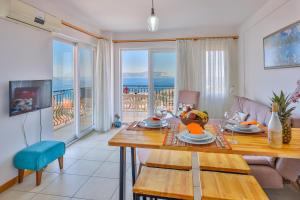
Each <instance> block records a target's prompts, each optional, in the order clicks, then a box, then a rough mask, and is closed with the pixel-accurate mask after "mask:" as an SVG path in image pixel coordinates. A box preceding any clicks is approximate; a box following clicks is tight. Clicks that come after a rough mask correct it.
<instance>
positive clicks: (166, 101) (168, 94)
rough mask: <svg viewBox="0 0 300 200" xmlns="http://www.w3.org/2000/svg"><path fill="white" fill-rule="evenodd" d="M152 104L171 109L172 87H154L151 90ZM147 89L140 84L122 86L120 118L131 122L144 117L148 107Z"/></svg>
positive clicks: (172, 104) (172, 101) (172, 102)
mask: <svg viewBox="0 0 300 200" xmlns="http://www.w3.org/2000/svg"><path fill="white" fill-rule="evenodd" d="M151 99H152V101H154V106H155V107H157V106H164V107H165V108H166V109H168V110H173V106H174V87H155V89H154V91H153V98H151ZM149 101H151V100H150V98H149V89H148V87H141V86H130V87H126V86H124V89H123V94H122V112H123V114H122V120H123V122H132V121H136V120H142V119H145V118H146V117H147V115H148V109H149Z"/></svg>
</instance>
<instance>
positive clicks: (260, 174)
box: [250, 165, 283, 189]
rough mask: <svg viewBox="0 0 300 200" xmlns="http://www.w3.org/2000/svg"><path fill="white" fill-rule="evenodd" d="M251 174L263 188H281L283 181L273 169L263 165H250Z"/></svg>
mask: <svg viewBox="0 0 300 200" xmlns="http://www.w3.org/2000/svg"><path fill="white" fill-rule="evenodd" d="M250 169H251V172H250V174H251V175H253V176H254V177H255V178H256V179H257V181H258V182H259V184H260V185H261V186H262V187H263V188H274V189H279V188H283V179H282V177H281V176H280V174H279V173H278V171H276V170H275V169H274V168H272V167H269V166H265V165H250Z"/></svg>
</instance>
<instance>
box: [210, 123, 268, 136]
mask: <svg viewBox="0 0 300 200" xmlns="http://www.w3.org/2000/svg"><path fill="white" fill-rule="evenodd" d="M220 123H221V120H217V119H212V120H209V122H208V124H207V125H206V126H211V125H213V126H218V125H219V124H220ZM259 128H260V129H261V130H262V131H261V132H258V133H240V132H235V131H233V133H234V135H249V134H251V136H261V137H267V136H268V132H267V129H266V127H265V126H262V125H260V126H259ZM224 134H225V135H231V134H232V131H231V130H227V129H226V130H225V131H224Z"/></svg>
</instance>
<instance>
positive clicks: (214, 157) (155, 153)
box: [139, 149, 250, 174]
mask: <svg viewBox="0 0 300 200" xmlns="http://www.w3.org/2000/svg"><path fill="white" fill-rule="evenodd" d="M146 151H149V150H146ZM145 157H146V158H145V159H144V161H143V160H142V161H141V162H142V163H143V162H144V165H145V166H148V167H159V168H165V169H178V170H191V169H192V155H191V152H186V151H173V150H158V149H153V150H151V151H149V154H148V155H145ZM198 157H199V161H200V168H201V170H208V171H220V172H232V173H241V174H249V173H250V167H249V166H248V164H247V162H246V161H245V160H244V158H243V156H241V155H236V154H221V153H204V152H203V153H198ZM139 158H140V157H139ZM142 159H143V158H142Z"/></svg>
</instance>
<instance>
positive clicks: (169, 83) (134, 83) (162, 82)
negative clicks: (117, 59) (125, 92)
mask: <svg viewBox="0 0 300 200" xmlns="http://www.w3.org/2000/svg"><path fill="white" fill-rule="evenodd" d="M125 86H127V87H128V88H133V87H144V88H147V87H148V79H147V78H137V77H126V78H123V87H125ZM154 87H158V88H174V78H173V77H157V78H154Z"/></svg>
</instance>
